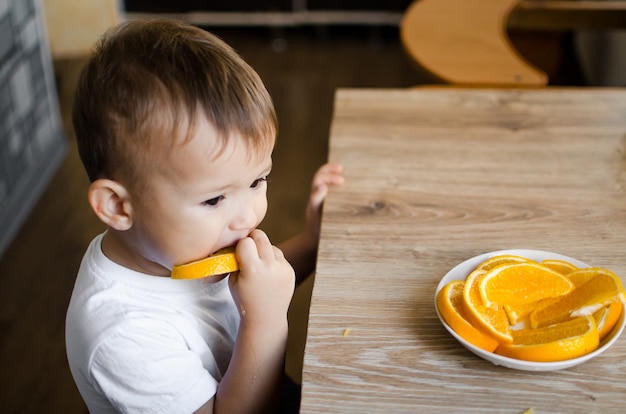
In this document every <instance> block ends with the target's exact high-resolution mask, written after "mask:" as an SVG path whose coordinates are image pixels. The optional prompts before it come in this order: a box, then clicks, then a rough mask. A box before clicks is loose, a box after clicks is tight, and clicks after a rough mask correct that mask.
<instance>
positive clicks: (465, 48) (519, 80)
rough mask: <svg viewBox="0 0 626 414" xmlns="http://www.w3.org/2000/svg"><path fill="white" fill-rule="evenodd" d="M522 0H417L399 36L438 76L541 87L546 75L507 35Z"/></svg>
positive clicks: (421, 64) (439, 78)
mask: <svg viewBox="0 0 626 414" xmlns="http://www.w3.org/2000/svg"><path fill="white" fill-rule="evenodd" d="M518 2H519V0H418V1H415V2H414V3H413V4H411V5H410V6H409V8H408V9H407V11H406V12H405V14H404V16H403V19H402V22H401V26H400V37H401V41H402V44H403V46H404V48H405V51H406V52H407V54H408V55H409V57H410V58H411V59H412V61H413V62H414V63H415V64H416V65H417V68H419V70H422V71H425V72H426V73H428V74H430V75H431V76H433V77H434V78H435V79H436V80H437V81H439V82H443V83H449V84H457V85H468V86H469V85H471V86H485V85H488V86H494V85H497V86H515V87H541V86H545V85H547V83H548V76H547V74H546V73H544V72H543V71H542V70H540V69H538V68H536V67H534V66H533V65H531V64H530V63H529V62H528V61H526V59H525V58H524V57H522V56H521V55H520V54H519V52H518V51H517V50H516V49H515V47H514V46H513V45H512V43H511V41H510V39H509V37H508V35H507V28H506V24H507V20H508V17H509V14H510V13H511V11H512V10H513V9H514V7H515V6H516V5H517V3H518Z"/></svg>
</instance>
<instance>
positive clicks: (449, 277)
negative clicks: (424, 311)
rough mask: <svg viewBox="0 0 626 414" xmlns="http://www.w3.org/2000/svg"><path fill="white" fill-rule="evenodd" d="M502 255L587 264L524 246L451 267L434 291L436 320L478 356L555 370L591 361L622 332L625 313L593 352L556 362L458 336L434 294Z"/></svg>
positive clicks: (521, 367) (512, 365)
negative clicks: (525, 358)
mask: <svg viewBox="0 0 626 414" xmlns="http://www.w3.org/2000/svg"><path fill="white" fill-rule="evenodd" d="M502 254H512V255H516V256H522V257H527V258H529V259H532V260H535V261H542V260H544V259H560V260H565V261H567V262H570V263H572V264H573V265H575V266H578V267H579V268H584V267H590V266H589V265H588V264H586V263H583V262H581V261H580V260H576V259H574V258H571V257H567V256H564V255H562V254H558V253H552V252H546V251H543V250H525V249H515V250H499V251H495V252H490V253H485V254H481V255H480V256H476V257H472V258H471V259H468V260H466V261H464V262H463V263H460V264H458V265H457V266H455V267H454V268H453V269H452V270H450V271H449V272H448V273H447V274H446V275H445V276H444V277H443V279H441V281H440V282H439V285H437V291H436V292H435V311H436V312H437V316H438V317H439V320H440V321H441V323H442V324H443V326H444V327H445V328H446V329H447V330H448V332H450V334H451V335H452V336H454V337H455V338H456V339H457V341H459V342H460V343H461V344H462V345H463V346H464V347H465V348H467V349H468V350H470V351H471V352H473V353H474V354H476V355H478V356H479V357H481V358H484V359H486V360H487V361H489V362H491V363H493V364H495V365H502V366H504V367H507V368H512V369H519V370H523V371H556V370H559V369H565V368H570V367H573V366H575V365H578V364H582V363H583V362H586V361H588V360H590V359H591V358H593V357H595V356H597V355H599V354H601V353H602V352H604V351H606V350H607V349H608V348H609V347H610V346H611V345H612V344H613V342H615V341H616V340H617V338H618V337H619V336H620V334H621V333H622V331H623V330H624V326H626V319H625V318H624V313H626V312H622V315H621V317H620V319H619V321H617V323H616V324H615V327H614V328H613V330H612V331H611V332H610V333H609V334H608V335H607V336H606V337H605V338H604V340H602V342H600V346H598V349H596V350H595V351H593V352H590V353H588V354H586V355H583V356H581V357H578V358H573V359H568V360H565V361H556V362H532V361H523V360H520V359H514V358H508V357H504V356H501V355H498V354H494V353H492V352H487V351H485V350H483V349H481V348H478V347H476V346H474V345H472V344H470V343H469V342H467V341H466V340H465V339H463V338H461V337H460V336H459V335H458V334H457V333H456V332H454V330H453V329H452V328H450V326H448V324H447V323H446V322H445V321H444V320H443V318H442V317H441V314H440V313H439V310H438V309H437V293H439V291H440V290H441V289H442V288H443V287H444V286H445V285H446V284H447V283H448V282H451V281H453V280H465V279H466V278H467V276H468V275H469V274H470V273H471V272H472V270H474V269H475V268H476V267H477V266H478V265H479V264H480V263H482V262H483V261H485V260H487V259H488V258H490V257H493V256H498V255H502Z"/></svg>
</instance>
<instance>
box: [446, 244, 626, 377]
mask: <svg viewBox="0 0 626 414" xmlns="http://www.w3.org/2000/svg"><path fill="white" fill-rule="evenodd" d="M625 303H626V291H625V290H624V287H623V284H622V282H621V280H620V278H619V276H617V275H616V274H615V273H613V272H612V271H610V270H608V269H605V268H601V267H592V266H590V265H588V264H587V263H584V262H581V261H580V260H577V259H574V258H571V257H568V256H564V255H562V254H558V253H552V252H548V251H543V250H527V249H514V250H499V251H494V252H490V253H485V254H482V255H479V256H476V257H473V258H471V259H468V260H466V261H464V262H462V263H460V264H458V265H457V266H455V267H454V268H453V269H451V270H450V271H449V272H448V273H447V274H446V275H445V276H444V277H443V278H442V279H441V281H440V282H439V285H438V286H437V290H436V293H435V310H436V312H437V316H438V317H439V319H440V320H441V323H442V324H443V326H444V327H445V328H446V330H448V332H450V334H451V335H452V336H453V337H454V338H456V339H457V340H458V341H459V342H460V343H461V344H462V345H463V346H464V347H465V348H467V349H468V350H469V351H471V352H473V353H474V354H476V355H478V356H479V357H481V358H484V359H486V360H487V361H490V362H491V363H493V364H495V365H501V366H504V367H508V368H512V369H518V370H525V371H555V370H560V369H566V368H570V367H573V366H576V365H578V364H581V363H583V362H586V361H588V360H590V359H591V358H594V357H595V356H597V355H599V354H601V353H602V352H604V351H606V350H607V349H608V348H609V347H610V346H611V345H612V344H613V343H614V342H615V341H616V340H617V339H618V337H619V336H620V335H621V333H622V332H623V331H624V327H625V326H626V319H625V318H624V313H625V312H624V304H625Z"/></svg>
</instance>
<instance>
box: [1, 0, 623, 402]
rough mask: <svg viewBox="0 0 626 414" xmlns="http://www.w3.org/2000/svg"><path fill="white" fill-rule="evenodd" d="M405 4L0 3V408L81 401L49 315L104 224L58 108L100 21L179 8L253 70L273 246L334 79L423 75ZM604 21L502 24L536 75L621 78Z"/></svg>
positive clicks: (294, 221) (298, 338) (325, 114)
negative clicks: (266, 136)
mask: <svg viewBox="0 0 626 414" xmlns="http://www.w3.org/2000/svg"><path fill="white" fill-rule="evenodd" d="M464 1H468V0H464ZM411 3H412V1H409V0H395V1H382V0H379V1H376V0H369V1H331V0H317V1H314V0H268V1H265V2H259V1H252V0H247V1H245V0H232V1H228V2H217V1H210V0H176V1H174V0H160V1H147V0H145V1H143V0H126V1H125V2H122V1H113V0H0V269H1V270H0V295H1V296H0V407H2V408H1V409H0V411H2V412H4V413H35V412H41V411H44V412H62V413H66V414H72V413H86V408H85V406H84V403H83V402H82V400H81V398H80V395H79V394H78V391H77V390H76V387H75V385H74V383H73V380H72V378H71V375H70V372H69V368H68V366H67V360H66V356H65V344H64V318H65V310H66V307H67V304H68V301H69V297H70V294H71V290H72V287H73V283H74V278H75V275H76V271H77V269H78V266H79V264H80V260H81V258H82V255H83V253H84V251H85V249H86V247H87V245H88V244H89V242H90V241H91V239H92V238H93V237H94V236H95V235H97V234H99V233H100V232H102V231H103V230H104V227H103V225H102V224H101V223H100V222H99V221H98V220H97V219H96V217H95V216H94V215H93V214H92V212H91V210H90V209H89V206H88V204H87V201H86V190H87V187H88V181H87V178H86V176H85V174H84V173H83V170H82V166H81V165H80V161H79V159H78V155H77V152H76V147H75V141H74V137H73V131H72V127H71V122H70V109H71V105H72V94H73V91H74V87H75V82H76V79H77V76H78V74H79V72H80V69H81V67H82V64H83V62H84V60H85V57H86V56H87V54H88V53H89V50H90V48H91V46H92V45H93V43H94V42H95V41H96V39H97V38H98V37H99V36H100V35H101V34H102V32H103V31H104V30H106V28H108V27H110V26H111V25H114V24H116V23H118V22H120V21H122V20H124V19H128V18H138V17H156V16H166V17H173V18H180V19H183V20H186V21H189V22H191V23H193V24H196V25H198V26H201V27H203V28H205V29H207V30H210V31H212V32H213V33H215V34H217V35H219V36H220V37H222V38H223V39H224V40H225V41H226V42H227V43H229V44H230V45H231V46H233V47H234V48H235V49H236V50H237V51H238V52H239V53H240V54H241V55H242V56H243V57H244V59H246V60H247V61H248V63H250V64H251V65H252V66H253V67H254V68H255V69H256V70H257V72H258V73H259V75H260V76H261V78H262V79H263V80H264V82H265V83H266V86H267V88H268V89H269V91H270V93H271V95H272V97H273V99H274V102H275V106H276V109H277V113H278V118H279V124H280V129H279V136H278V143H277V146H276V149H275V152H274V169H273V172H272V176H271V180H272V181H271V184H270V187H269V202H270V207H269V212H268V215H267V217H266V219H265V221H264V223H263V225H262V227H263V228H264V229H265V230H266V231H267V232H268V234H269V235H270V238H271V239H272V240H273V242H274V243H276V244H277V243H279V242H280V241H282V240H284V239H286V238H288V237H289V236H291V235H293V234H295V233H296V232H297V231H299V230H300V229H301V227H302V225H303V223H304V217H303V213H304V207H305V205H306V201H307V196H308V193H309V185H310V180H311V178H312V175H313V173H314V172H315V170H316V169H317V168H318V167H319V166H320V165H321V164H323V163H324V162H325V161H326V158H327V150H328V132H329V128H330V125H331V118H332V111H333V97H334V93H335V90H336V89H337V88H362V87H363V88H410V87H419V86H421V85H427V84H430V83H433V82H437V80H436V79H434V78H433V77H432V76H428V75H426V74H424V72H423V71H420V70H418V68H416V67H415V65H414V64H413V63H412V61H411V59H409V58H408V56H407V54H406V53H405V51H404V49H403V45H402V42H401V38H400V22H401V20H402V16H403V13H404V12H405V10H406V9H407V7H408V6H409V5H410V4H411ZM625 23H626V21H625ZM610 29H611V30H592V31H590V30H572V29H571V28H558V29H555V30H545V28H544V29H542V30H518V29H515V28H514V29H510V30H509V35H510V37H511V40H512V41H513V44H515V45H516V47H517V48H518V49H519V50H520V52H522V54H523V55H524V57H525V58H526V59H528V60H529V61H530V62H532V63H533V64H534V65H536V66H537V67H539V68H541V69H542V70H543V71H545V72H546V73H548V76H549V86H624V85H625V84H626V80H624V74H625V73H626V70H625V66H626V65H625V62H624V60H625V59H626V57H625V56H624V55H625V50H624V47H626V46H625V45H626V39H625V38H624V32H623V31H619V30H613V29H614V28H613V27H611V28H610ZM313 279H314V277H310V278H309V279H308V280H307V282H305V283H304V284H303V285H301V286H300V287H299V288H298V289H297V291H296V295H295V297H294V300H293V303H292V309H291V310H290V327H291V332H290V338H289V351H288V360H287V368H286V369H287V371H288V373H289V374H290V375H291V376H292V377H294V378H295V379H296V380H299V379H300V374H301V361H302V356H303V349H304V341H305V338H306V321H307V316H308V307H309V302H310V296H311V290H312V287H313V282H314V280H313Z"/></svg>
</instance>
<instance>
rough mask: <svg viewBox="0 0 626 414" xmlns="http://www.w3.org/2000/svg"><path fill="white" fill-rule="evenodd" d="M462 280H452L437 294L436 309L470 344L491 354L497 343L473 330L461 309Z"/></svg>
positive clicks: (463, 283)
mask: <svg viewBox="0 0 626 414" xmlns="http://www.w3.org/2000/svg"><path fill="white" fill-rule="evenodd" d="M464 285H465V282H463V281H462V280H454V281H452V282H450V283H448V284H446V285H445V286H444V287H443V289H441V290H440V291H439V293H437V309H439V312H440V313H441V316H442V317H443V319H444V320H445V321H446V323H447V324H448V325H450V327H451V328H452V329H453V330H454V332H456V333H457V334H459V336H461V337H462V338H463V339H465V340H466V341H467V342H469V343H470V344H472V345H474V346H477V347H478V348H481V349H484V350H485V351H487V352H493V351H494V350H495V349H496V347H497V346H498V342H497V341H496V340H494V339H492V338H490V337H489V336H487V335H485V334H483V333H482V332H480V331H479V330H478V329H476V328H474V327H473V326H472V325H471V324H470V323H469V321H468V318H467V315H466V314H465V310H464V309H463V286H464Z"/></svg>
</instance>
